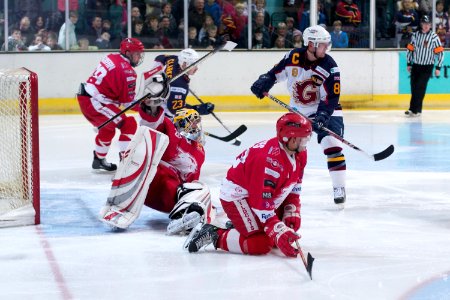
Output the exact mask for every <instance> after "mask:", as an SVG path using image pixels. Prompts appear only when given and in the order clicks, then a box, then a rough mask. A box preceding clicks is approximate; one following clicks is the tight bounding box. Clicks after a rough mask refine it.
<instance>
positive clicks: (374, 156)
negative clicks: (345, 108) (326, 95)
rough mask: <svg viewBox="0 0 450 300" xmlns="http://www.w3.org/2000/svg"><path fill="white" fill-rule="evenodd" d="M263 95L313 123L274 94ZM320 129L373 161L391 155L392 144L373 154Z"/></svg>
mask: <svg viewBox="0 0 450 300" xmlns="http://www.w3.org/2000/svg"><path fill="white" fill-rule="evenodd" d="M264 96H266V97H267V98H269V99H270V100H272V101H274V102H276V103H277V104H279V105H280V106H282V107H284V108H285V109H287V110H289V111H290V112H293V113H296V114H299V115H301V116H302V117H304V118H306V119H308V120H309V121H310V122H311V123H313V121H312V120H311V119H310V118H308V117H307V116H305V115H304V114H302V113H301V112H299V111H298V110H296V109H295V108H293V107H291V106H289V105H287V104H286V103H284V102H283V101H281V100H280V99H278V98H276V97H275V96H272V95H271V94H269V93H264ZM322 130H324V131H326V132H327V133H328V134H329V135H331V136H332V137H334V138H335V139H337V140H339V141H341V142H342V143H344V144H345V145H347V146H349V147H350V148H353V149H355V150H356V151H359V152H361V153H363V154H364V155H365V156H367V157H368V158H369V159H371V160H374V161H379V160H383V159H385V158H388V157H389V156H391V154H392V153H394V145H389V147H387V148H386V149H384V150H383V151H381V152H378V153H375V154H369V153H367V152H366V151H364V150H362V149H361V148H359V147H357V146H355V145H353V144H352V143H350V142H349V141H347V140H346V139H344V138H343V137H341V136H340V135H338V134H336V133H334V132H333V131H331V130H330V129H328V128H326V127H322Z"/></svg>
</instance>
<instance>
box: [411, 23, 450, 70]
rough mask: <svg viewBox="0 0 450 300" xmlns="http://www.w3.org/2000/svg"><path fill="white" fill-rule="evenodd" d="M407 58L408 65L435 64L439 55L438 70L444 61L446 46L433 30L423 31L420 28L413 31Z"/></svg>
mask: <svg viewBox="0 0 450 300" xmlns="http://www.w3.org/2000/svg"><path fill="white" fill-rule="evenodd" d="M406 49H407V52H406V59H407V63H408V66H412V65H413V64H416V65H434V62H435V59H436V57H437V59H438V63H437V66H436V69H437V70H440V69H441V67H442V63H443V62H444V47H442V45H441V41H440V40H439V37H438V36H437V34H436V33H434V32H433V30H430V31H428V32H427V33H423V32H422V30H418V31H416V32H414V33H413V35H412V38H411V42H410V43H409V44H408V46H406Z"/></svg>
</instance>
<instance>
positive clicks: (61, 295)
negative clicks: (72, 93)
mask: <svg viewBox="0 0 450 300" xmlns="http://www.w3.org/2000/svg"><path fill="white" fill-rule="evenodd" d="M449 113H450V112H449V111H425V112H424V114H423V116H422V117H421V119H407V118H405V117H403V115H402V114H403V112H400V111H389V112H379V111H376V112H375V111H352V112H348V111H347V112H346V113H345V120H346V133H345V137H346V139H347V140H349V141H350V142H352V143H353V144H355V145H356V146H358V147H360V148H362V149H363V150H364V151H366V152H368V153H369V154H373V153H376V152H379V151H381V150H383V149H384V148H386V147H387V146H388V145H390V144H393V145H394V146H395V148H396V151H395V153H394V154H393V155H392V156H391V157H389V158H387V159H386V160H383V161H379V162H373V161H370V160H369V159H367V158H366V157H365V156H364V155H362V154H361V153H359V152H358V151H355V150H353V149H351V148H349V147H344V153H345V155H346V159H347V168H348V172H347V175H348V176H347V177H348V181H347V203H346V208H345V209H344V210H343V211H339V210H337V209H336V207H335V204H334V203H333V200H332V195H331V182H330V178H329V176H328V172H327V169H326V161H325V157H324V155H323V154H322V153H321V150H320V148H319V146H318V145H317V143H316V141H315V136H314V137H313V140H312V141H311V143H310V146H309V162H308V166H307V169H306V173H305V177H304V184H303V195H302V227H301V229H300V234H301V235H302V238H301V240H300V242H301V245H302V248H303V251H304V252H305V253H306V252H310V253H311V254H312V255H313V256H314V257H315V259H316V260H315V262H314V266H313V272H312V275H313V280H310V278H309V277H308V275H307V273H306V271H305V269H304V266H303V264H302V262H301V260H300V258H297V259H291V258H285V257H283V256H282V254H281V253H280V252H279V251H278V250H274V251H272V253H270V254H269V255H266V256H259V257H257V256H244V255H237V254H230V253H226V252H223V251H216V250H214V249H213V247H209V248H207V249H206V251H201V252H199V253H197V254H189V253H187V252H185V251H183V249H182V244H183V242H184V240H185V238H184V237H181V236H175V237H174V236H167V235H165V227H166V226H167V224H168V220H167V215H166V214H163V213H159V212H156V211H153V210H151V209H147V208H145V209H144V210H143V212H142V214H141V216H140V217H139V219H138V220H137V222H136V223H135V224H133V225H132V226H131V227H130V228H129V230H126V231H123V232H114V231H111V230H110V229H109V228H108V227H107V226H105V225H104V224H103V223H101V222H99V221H98V220H97V213H98V211H99V209H100V207H101V206H102V205H103V203H104V202H105V200H106V197H107V195H108V193H109V187H110V184H111V176H110V175H99V174H94V173H92V172H91V169H90V164H91V161H92V146H93V138H94V132H93V130H92V128H91V126H90V125H89V124H88V122H87V121H86V120H85V119H83V117H82V116H80V115H74V116H67V115H66V116H41V119H40V151H41V155H40V157H41V205H42V224H41V225H39V226H27V227H16V228H4V229H0V299H46V300H47V299H194V300H197V299H214V300H219V299H258V300H263V299H270V300H274V299H286V300H290V299H377V300H378V299H450V278H449V275H450V158H449V157H450V141H449V137H450V118H449V117H448V116H449ZM218 115H219V117H221V118H222V119H223V121H224V123H225V124H226V125H227V126H228V127H230V128H231V129H233V128H236V127H237V126H239V125H240V124H246V125H247V126H248V128H249V129H248V131H247V132H246V133H244V134H243V135H242V136H241V140H242V145H241V146H240V147H236V146H233V145H231V143H224V142H221V141H218V140H214V139H212V138H208V140H207V144H206V151H207V158H206V164H205V166H204V169H203V173H202V180H203V181H205V182H206V183H207V184H208V185H210V187H211V190H212V194H213V196H214V202H216V203H217V202H218V199H217V196H218V192H219V186H220V181H221V179H222V178H223V177H224V175H225V173H226V170H227V168H228V167H229V165H230V164H231V163H232V162H233V160H234V157H235V156H236V155H237V154H239V153H240V152H241V151H242V150H244V149H245V148H246V147H248V146H251V145H252V144H253V143H255V142H257V141H260V140H262V139H266V138H270V137H272V136H274V134H275V129H274V128H275V120H276V119H277V118H278V117H279V116H280V115H281V113H218ZM204 129H206V130H207V131H210V132H211V133H214V134H217V135H225V134H226V131H225V130H224V129H223V128H222V127H221V126H220V124H219V123H218V122H217V121H216V120H214V119H213V118H211V117H209V116H208V117H205V118H204ZM108 159H109V160H110V161H113V162H117V161H118V155H117V148H115V147H113V148H112V149H111V152H110V155H109V157H108ZM162 192H163V191H162Z"/></svg>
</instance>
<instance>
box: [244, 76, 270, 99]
mask: <svg viewBox="0 0 450 300" xmlns="http://www.w3.org/2000/svg"><path fill="white" fill-rule="evenodd" d="M274 84H275V78H273V77H271V76H270V75H268V74H262V75H261V76H259V78H258V80H256V81H255V82H254V83H253V85H252V87H251V88H250V89H251V90H252V93H253V94H255V96H256V97H258V98H259V99H262V98H264V93H266V92H268V91H269V90H270V89H271V88H272V87H273V85H274Z"/></svg>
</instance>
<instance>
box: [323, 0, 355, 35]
mask: <svg viewBox="0 0 450 300" xmlns="http://www.w3.org/2000/svg"><path fill="white" fill-rule="evenodd" d="M336 19H337V20H339V21H341V22H342V26H343V27H353V28H354V27H358V26H359V24H361V11H360V10H359V7H358V5H356V3H353V0H341V1H339V2H338V4H337V6H336ZM319 23H320V22H319ZM350 30H351V29H350Z"/></svg>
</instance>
